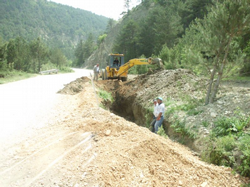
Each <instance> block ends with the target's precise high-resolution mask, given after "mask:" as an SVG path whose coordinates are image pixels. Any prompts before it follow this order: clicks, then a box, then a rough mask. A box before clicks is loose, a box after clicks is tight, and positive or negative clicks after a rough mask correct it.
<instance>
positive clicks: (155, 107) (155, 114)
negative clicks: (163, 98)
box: [150, 99, 158, 132]
mask: <svg viewBox="0 0 250 187" xmlns="http://www.w3.org/2000/svg"><path fill="white" fill-rule="evenodd" d="M153 102H154V112H153V121H152V122H151V123H150V126H151V128H152V132H154V125H155V122H156V117H157V106H158V103H157V99H154V100H153Z"/></svg>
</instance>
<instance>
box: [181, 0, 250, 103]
mask: <svg viewBox="0 0 250 187" xmlns="http://www.w3.org/2000/svg"><path fill="white" fill-rule="evenodd" d="M249 12H250V0H235V1H230V0H224V1H222V3H215V5H214V7H212V9H211V12H210V13H209V14H208V15H207V16H206V17H205V19H204V20H199V19H197V20H196V21H195V23H194V24H192V25H191V26H190V29H189V30H188V31H187V33H186V35H185V37H184V38H183V41H182V42H184V41H189V42H187V43H189V44H188V45H185V47H186V49H187V51H188V50H189V51H191V50H192V52H193V54H194V53H195V54H198V53H201V52H202V53H203V56H204V55H205V56H207V57H211V56H213V58H214V59H213V68H212V72H211V76H210V81H209V87H208V90H207V96H206V101H205V104H208V103H212V102H213V101H214V99H215V97H216V94H217V92H218V88H219V85H220V82H221V79H222V76H223V71H224V68H225V66H226V64H227V63H228V57H229V54H230V53H229V52H230V50H231V48H232V44H233V43H232V41H233V40H234V38H236V37H238V36H241V35H243V34H244V32H245V31H247V29H249V26H250V14H249ZM184 43H185V42H184ZM216 73H218V76H217V80H216V82H214V78H215V75H216Z"/></svg>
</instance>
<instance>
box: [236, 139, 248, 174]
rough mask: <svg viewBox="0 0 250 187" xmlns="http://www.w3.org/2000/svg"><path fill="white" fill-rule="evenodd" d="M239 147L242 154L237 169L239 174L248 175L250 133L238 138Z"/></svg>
mask: <svg viewBox="0 0 250 187" xmlns="http://www.w3.org/2000/svg"><path fill="white" fill-rule="evenodd" d="M239 149H240V150H241V152H242V154H243V155H242V156H241V164H240V165H239V166H238V168H237V170H238V171H239V172H240V173H241V175H243V176H247V177H250V135H248V134H246V135H244V136H242V137H240V138H239Z"/></svg>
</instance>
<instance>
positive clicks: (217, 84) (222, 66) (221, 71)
mask: <svg viewBox="0 0 250 187" xmlns="http://www.w3.org/2000/svg"><path fill="white" fill-rule="evenodd" d="M231 40H232V37H230V38H229V41H228V44H227V49H226V51H225V55H224V59H223V61H222V64H221V68H220V70H219V75H218V78H217V81H216V84H215V85H214V89H213V92H212V95H211V97H210V99H209V103H213V102H214V99H215V97H216V94H217V92H218V88H219V85H220V82H221V79H222V75H223V70H224V67H225V65H226V61H227V56H228V51H229V48H230V43H231Z"/></svg>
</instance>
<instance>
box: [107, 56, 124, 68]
mask: <svg viewBox="0 0 250 187" xmlns="http://www.w3.org/2000/svg"><path fill="white" fill-rule="evenodd" d="M109 57H110V58H109V67H110V68H116V69H117V70H118V69H119V68H120V67H121V66H122V65H124V55H123V54H112V53H111V54H110V55H109Z"/></svg>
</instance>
